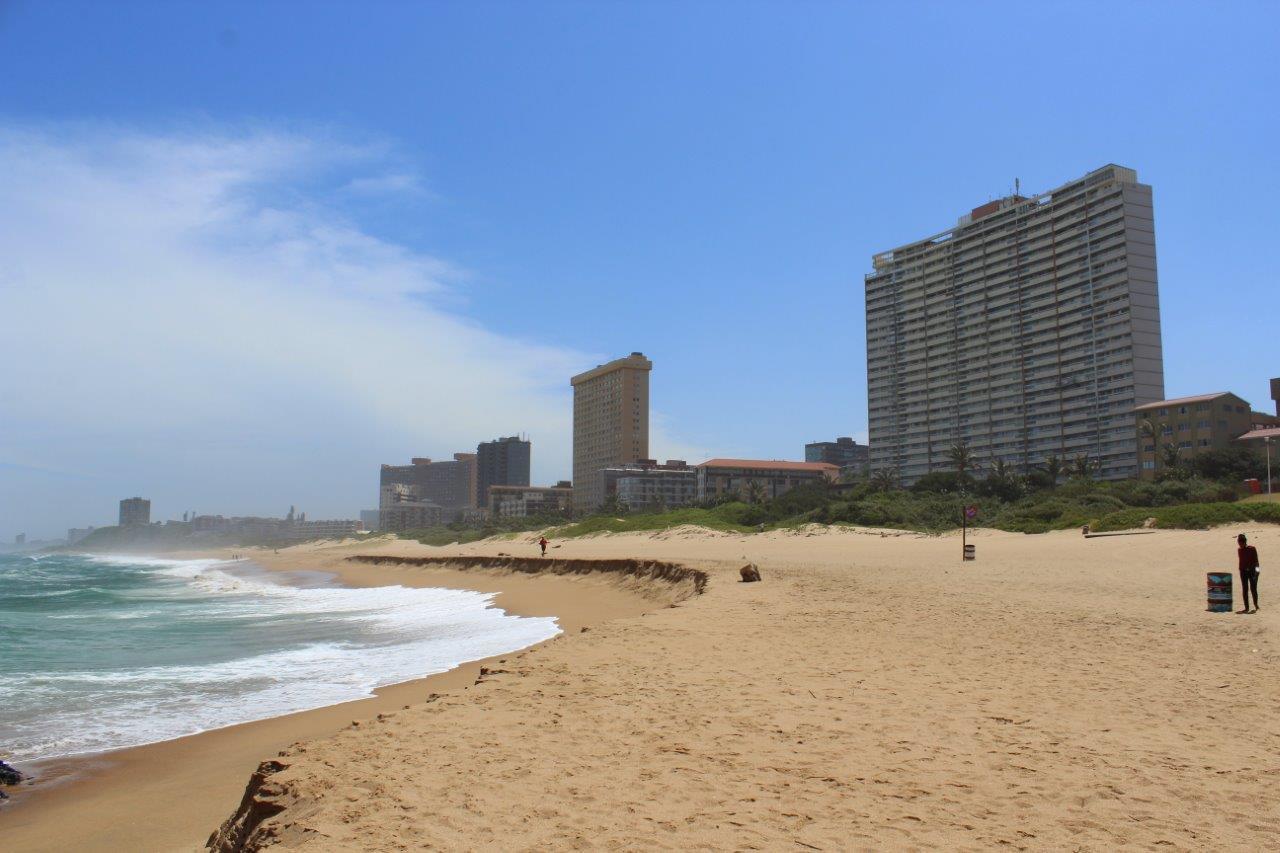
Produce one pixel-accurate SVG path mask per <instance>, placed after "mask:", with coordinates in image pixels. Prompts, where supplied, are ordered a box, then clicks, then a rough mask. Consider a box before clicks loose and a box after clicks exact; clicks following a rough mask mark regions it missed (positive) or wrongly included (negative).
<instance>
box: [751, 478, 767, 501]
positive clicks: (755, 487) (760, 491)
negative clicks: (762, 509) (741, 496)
mask: <svg viewBox="0 0 1280 853" xmlns="http://www.w3.org/2000/svg"><path fill="white" fill-rule="evenodd" d="M764 498H765V495H764V486H762V485H760V483H758V482H756V481H755V480H747V503H749V504H762V503H764Z"/></svg>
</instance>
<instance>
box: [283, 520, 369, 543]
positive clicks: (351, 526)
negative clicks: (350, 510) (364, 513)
mask: <svg viewBox="0 0 1280 853" xmlns="http://www.w3.org/2000/svg"><path fill="white" fill-rule="evenodd" d="M363 530H364V525H363V524H361V523H360V522H359V521H357V520H356V519H354V518H340V519H331V520H327V521H295V522H294V523H293V525H292V526H291V528H290V530H289V531H288V533H287V535H288V538H290V539H346V538H347V537H349V536H358V535H359V534H360V533H361V532H362V531H363Z"/></svg>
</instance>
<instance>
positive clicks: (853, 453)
mask: <svg viewBox="0 0 1280 853" xmlns="http://www.w3.org/2000/svg"><path fill="white" fill-rule="evenodd" d="M804 461H805V462H829V463H830V464H832V465H835V466H836V467H837V468H839V469H840V473H841V475H853V474H866V473H867V472H868V471H869V470H870V468H871V448H870V447H868V446H867V445H865V444H858V442H856V441H854V440H853V439H852V438H849V437H848V436H841V437H839V438H837V439H836V440H835V441H813V442H810V443H809V444H806V445H805V446H804Z"/></svg>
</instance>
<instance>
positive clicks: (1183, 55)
mask: <svg viewBox="0 0 1280 853" xmlns="http://www.w3.org/2000/svg"><path fill="white" fill-rule="evenodd" d="M1278 9H1280V7H1277V6H1276V5H1275V4H1273V3H1234V4H1232V3H1228V4H1215V5H1213V6H1208V5H1200V6H1198V5H1192V4H1181V3H1128V4H1125V3H1107V4H1103V3H1096V4H1095V3H1040V4H1025V3H1023V4H996V3H980V4H943V3H923V4H901V3H895V4H888V3H886V4H875V5H872V4H836V3H803V2H798V3H732V4H730V3H691V4H675V3H621V2H610V3H539V4H533V3H437V4H409V3H362V4H355V3H320V4H306V5H305V6H304V5H303V4H301V3H270V2H268V3H252V4H250V3H244V4H238V3H181V2H167V3H155V4H150V3H128V2H126V3H111V4H108V3H67V2H49V3H27V2H4V0H0V81H3V84H2V85H0V129H3V131H4V134H5V137H4V140H5V142H6V144H5V145H4V146H3V148H2V150H0V208H3V209H5V210H7V211H8V213H7V214H5V213H0V227H3V226H5V225H6V224H7V225H9V226H11V227H10V228H9V234H10V243H9V244H7V245H4V246H3V248H4V249H5V256H4V257H2V258H0V331H4V332H5V333H6V334H5V337H4V340H5V341H7V343H0V355H3V356H4V358H5V359H6V361H7V362H8V363H9V364H10V365H13V364H18V365H20V369H18V370H10V371H7V372H6V373H7V374H8V378H7V379H5V378H0V392H3V393H4V395H5V396H6V397H7V398H8V399H7V401H6V405H5V406H3V407H2V408H0V537H8V536H11V535H12V534H13V533H16V532H19V531H22V530H25V531H27V532H28V533H29V534H31V535H50V534H56V533H58V532H59V531H61V530H63V529H64V528H65V527H67V526H70V525H73V524H74V525H77V526H79V525H84V524H99V523H104V522H109V521H110V520H111V518H112V515H113V513H114V500H115V499H116V498H118V497H121V496H126V495H127V494H134V493H143V494H148V495H151V496H152V497H153V499H154V500H155V501H156V512H157V514H159V515H161V516H162V517H169V516H172V515H175V514H176V515H180V514H181V512H182V511H183V510H185V509H198V510H200V511H202V512H203V511H208V512H221V513H224V514H232V513H251V512H253V513H272V514H280V513H282V512H283V511H284V509H285V508H287V506H288V505H289V504H297V505H299V506H300V507H302V508H306V509H308V510H309V512H310V514H311V515H312V517H319V516H350V515H352V514H354V513H355V512H356V511H357V510H358V509H360V508H362V507H366V506H372V505H373V504H374V502H375V501H376V489H375V481H376V464H377V462H379V461H393V460H395V459H398V458H401V457H408V456H409V455H411V454H425V455H431V456H436V457H442V456H445V455H447V454H448V453H451V452H453V451H455V450H465V449H467V448H468V447H469V446H473V445H474V444H475V442H476V441H478V440H481V439H484V438H489V437H493V436H496V435H499V434H507V433H511V432H519V431H523V432H527V433H529V434H530V436H531V437H532V439H533V441H534V468H535V470H534V478H535V480H537V481H553V480H555V479H558V478H560V477H564V476H567V474H568V470H569V456H568V446H569V445H568V435H567V424H568V405H569V399H570V398H569V388H568V384H567V379H568V375H569V373H570V372H572V371H574V370H577V369H581V368H584V367H590V366H593V365H594V364H595V363H597V362H598V361H600V360H603V359H605V358H610V357H614V356H617V355H622V354H625V353H628V352H630V351H632V350H643V351H644V352H645V353H646V354H647V355H649V356H650V357H651V358H653V359H654V362H655V370H654V374H653V391H652V403H653V407H654V409H655V411H656V412H657V423H656V425H655V441H654V447H653V451H654V452H655V453H657V454H662V455H666V454H671V455H684V456H690V457H696V456H698V455H700V454H716V455H751V456H762V457H771V458H797V457H799V456H800V454H801V453H802V452H803V444H804V442H805V441H808V440H814V439H821V438H831V437H834V436H836V435H846V434H852V435H855V436H857V437H859V438H860V439H863V438H865V433H866V395H865V370H864V361H865V358H864V351H863V301H862V276H863V274H864V273H865V272H867V271H868V269H869V267H870V256H871V255H872V254H873V253H874V252H877V251H881V250H884V249H887V248H891V247H893V246H895V245H898V244H901V243H904V242H908V241H910V240H913V239H916V238H919V237H922V236H925V235H927V234H931V233H933V232H936V231H939V230H942V229H945V228H948V227H950V226H951V225H952V224H954V221H955V218H956V217H957V216H958V215H960V214H962V213H965V212H967V211H968V210H969V209H970V208H972V207H974V206H976V205H978V204H980V203H982V202H984V201H986V200H988V199H989V198H993V197H997V196H1000V195H1003V194H1006V193H1007V192H1008V191H1009V190H1010V189H1011V188H1012V185H1013V182H1014V179H1015V178H1017V179H1020V181H1021V185H1022V187H1023V190H1024V191H1028V192H1040V191H1043V190H1047V189H1050V188H1052V187H1054V186H1056V185H1058V184H1060V183H1063V182H1065V181H1067V180H1070V179H1072V178H1075V177H1077V176H1079V175H1082V174H1084V173H1085V172H1087V171H1089V170H1091V169H1093V168H1096V167H1098V166H1100V165H1103V164H1105V163H1108V162H1116V163H1121V164H1124V165H1127V166H1131V167H1133V168H1136V169H1137V170H1138V173H1139V177H1140V179H1141V180H1143V181H1144V182H1147V183H1150V184H1152V185H1153V186H1154V188H1155V205H1156V235H1157V251H1158V255H1159V258H1158V260H1159V266H1160V288H1161V300H1162V314H1163V324H1164V346H1165V376H1166V390H1167V392H1168V393H1169V395H1170V396H1175V395H1180V394H1189V393H1197V392H1203V391H1208V390H1233V391H1236V392H1237V393H1240V394H1242V395H1243V396H1245V397H1246V398H1247V399H1250V400H1251V401H1252V402H1253V403H1254V404H1255V406H1258V407H1265V406H1266V405H1267V403H1268V400H1267V390H1266V380H1267V378H1268V377H1269V376H1270V375H1275V374H1280V361H1278V360H1277V359H1276V358H1275V357H1270V358H1268V357H1266V356H1264V355H1261V354H1259V352H1260V349H1261V345H1262V344H1263V342H1264V341H1265V340H1266V338H1267V337H1268V334H1269V331H1268V329H1274V326H1275V321H1276V319H1277V315H1278V314H1280V311H1278V310H1277V302H1276V293H1277V292H1280V288H1278V283H1277V278H1276V273H1275V270H1274V266H1273V265H1268V264H1267V261H1268V260H1269V259H1270V258H1271V256H1272V255H1273V254H1274V252H1273V251H1272V249H1273V247H1274V244H1275V234H1276V233H1277V230H1278V228H1277V226H1280V221H1278V220H1280V216H1278V215H1277V213H1276V210H1277V208H1276V205H1275V202H1274V199H1275V198H1276V197H1277V196H1278V195H1280V160H1278V157H1277V154H1276V151H1277V150H1280V134H1278V132H1277V131H1278V130H1280V110H1278V109H1277V108H1276V93H1277V92H1280V59H1277V56H1278V55H1280V52H1278V51H1277V47H1280V45H1278V44H1277V35H1276V34H1277V32H1280V11H1278ZM4 158H7V161H6V160H5V159H4ZM6 177H7V178H8V179H9V180H8V182H7V183H8V185H9V187H10V190H8V192H11V193H13V194H11V195H9V196H7V197H6V196H5V193H6V189H5V184H6ZM14 185H18V186H19V187H20V188H22V189H20V190H12V187H13V186H14ZM108 212H110V213H108ZM6 215H7V216H8V217H9V219H8V220H5V219H3V218H2V217H4V216H6ZM19 233H20V234H21V238H20V239H19V238H18V237H17V236H15V235H17V234H19ZM0 239H3V238H2V237H0ZM73 262H74V263H73ZM76 264H78V265H79V266H76ZM6 266H7V267H8V269H7V270H6V269H5V267H6ZM161 271H163V274H162V273H161ZM120 294H126V295H125V296H124V297H121V298H116V297H117V296H119V295H120ZM130 294H131V295H130ZM122 301H123V302H124V303H126V304H127V307H128V310H127V311H126V310H124V308H122V307H121V302H122ZM233 308H238V309H240V311H241V312H242V313H240V314H238V315H237V314H235V313H234V311H233ZM117 311H118V312H119V314H118V316H117V315H116V313H115V312H117ZM95 324H96V326H95ZM175 327H178V328H181V329H182V330H183V333H182V334H176V333H175V332H174V329H175ZM103 328H112V329H118V330H120V334H118V335H115V336H110V335H104V334H103V333H102V331H101V329H103ZM380 330H386V332H387V333H386V334H385V335H379V331H380ZM1271 334H1273V332H1272V333H1271ZM504 367H510V368H511V371H510V373H509V374H508V375H505V376H504V373H503V371H504ZM8 403H16V405H9V404H8ZM139 412H142V413H145V417H142V416H141V415H139V414H138V413H139ZM695 461H696V460H695Z"/></svg>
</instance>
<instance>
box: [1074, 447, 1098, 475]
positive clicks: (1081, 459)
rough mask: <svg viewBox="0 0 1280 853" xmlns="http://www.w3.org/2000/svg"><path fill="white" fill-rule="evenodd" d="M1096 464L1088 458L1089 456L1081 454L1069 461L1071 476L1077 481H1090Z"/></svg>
mask: <svg viewBox="0 0 1280 853" xmlns="http://www.w3.org/2000/svg"><path fill="white" fill-rule="evenodd" d="M1097 467H1098V463H1097V462H1096V461H1095V460H1093V459H1090V458H1089V454H1087V453H1081V454H1080V455H1079V456H1077V457H1076V458H1075V459H1073V460H1072V461H1071V476H1072V477H1074V478H1076V479H1077V480H1092V479H1093V474H1094V471H1096V470H1097Z"/></svg>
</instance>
